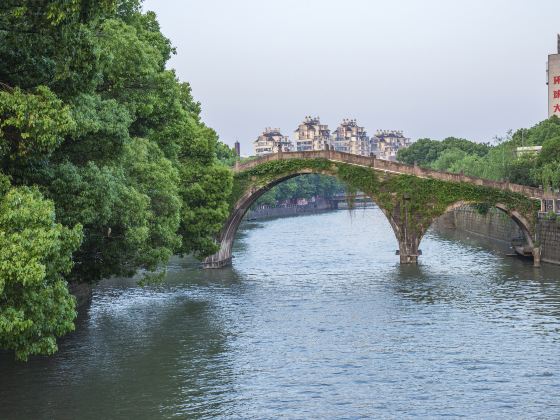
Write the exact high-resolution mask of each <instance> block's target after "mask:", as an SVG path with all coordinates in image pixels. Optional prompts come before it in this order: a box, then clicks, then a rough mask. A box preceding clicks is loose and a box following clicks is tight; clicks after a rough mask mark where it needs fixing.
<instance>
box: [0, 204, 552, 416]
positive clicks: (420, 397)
mask: <svg viewBox="0 0 560 420" xmlns="http://www.w3.org/2000/svg"><path fill="white" fill-rule="evenodd" d="M421 248H422V250H423V256H422V260H421V265H419V266H417V267H416V266H400V265H399V264H398V257H396V256H395V249H397V243H396V240H395V239H394V236H393V233H392V231H391V228H390V226H389V225H388V223H387V221H386V220H385V219H384V217H383V215H382V214H381V213H379V212H378V210H371V209H368V210H359V211H356V212H354V214H353V215H349V213H347V212H334V213H326V214H321V215H316V216H304V217H296V218H288V219H277V220H270V221H266V222H259V223H251V224H247V225H245V226H244V228H243V229H242V230H241V231H240V232H239V234H238V240H237V243H236V245H235V249H234V255H235V258H234V266H233V268H226V269H223V270H200V269H199V268H198V265H197V264H196V262H194V261H192V260H190V259H182V260H181V259H177V260H174V261H173V262H172V264H170V266H169V270H168V275H167V279H166V282H165V284H163V285H161V286H157V287H146V288H140V287H137V286H136V285H135V282H134V281H133V280H123V279H113V280H110V281H104V282H103V283H102V284H100V285H99V286H98V287H97V288H96V289H95V293H94V296H93V299H92V303H91V306H90V307H89V308H87V310H86V311H84V313H83V314H81V317H80V319H79V321H78V325H77V331H76V332H75V333H73V334H72V335H70V336H68V337H67V338H66V339H64V340H63V341H62V342H61V345H60V352H59V353H58V354H56V355H55V356H54V357H52V358H36V359H33V360H32V361H30V362H29V363H27V364H22V363H15V362H13V361H12V357H11V356H10V355H6V354H4V355H0V371H1V373H2V376H1V380H0V401H1V402H2V404H1V405H0V418H14V419H19V418H22V419H24V418H45V419H47V418H131V417H134V418H167V417H172V416H179V417H194V418H213V417H249V418H271V417H278V416H280V415H283V416H286V417H289V418H292V417H296V418H308V417H339V416H344V417H360V416H375V417H393V418H394V417H397V418H400V417H407V416H422V417H426V416H458V415H466V416H467V417H475V418H480V417H489V416H491V417H507V418H511V417H543V418H558V417H559V416H560V374H559V373H558V372H560V369H559V368H560V342H559V341H560V340H559V339H560V281H559V280H558V279H559V278H560V267H556V266H552V265H546V264H545V265H543V267H541V268H540V269H535V268H533V267H532V265H531V263H530V262H529V261H523V260H519V259H517V258H511V257H507V256H505V255H506V253H507V252H508V250H507V249H504V248H503V247H500V246H496V245H492V244H489V243H481V242H480V240H479V239H476V238H466V237H465V236H462V235H457V234H440V233H435V232H431V233H429V234H428V235H427V236H426V237H425V238H424V240H423V241H422V244H421Z"/></svg>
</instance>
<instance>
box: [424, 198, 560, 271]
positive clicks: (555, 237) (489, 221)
mask: <svg viewBox="0 0 560 420" xmlns="http://www.w3.org/2000/svg"><path fill="white" fill-rule="evenodd" d="M433 228H434V229H435V230H458V231H462V232H466V233H469V234H474V235H478V236H481V237H484V238H487V239H490V240H493V241H499V242H502V243H505V244H508V245H511V242H512V241H515V240H519V239H522V238H523V233H522V232H521V230H520V229H519V227H518V226H517V224H516V223H515V222H514V221H513V220H512V219H511V218H510V217H509V216H507V215H506V214H505V213H504V212H502V211H500V210H498V209H496V208H490V209H489V210H488V212H486V213H484V214H483V213H480V212H479V211H478V210H477V209H476V208H474V207H471V206H463V207H460V208H458V209H455V210H453V211H451V212H448V213H446V214H444V215H443V216H441V217H440V218H438V219H437V220H436V221H435V222H434V224H433ZM536 234H537V242H538V243H539V244H540V248H541V261H544V262H548V263H551V264H560V223H559V222H558V221H557V220H549V219H547V218H546V216H545V215H542V214H541V215H539V219H538V221H537V226H536Z"/></svg>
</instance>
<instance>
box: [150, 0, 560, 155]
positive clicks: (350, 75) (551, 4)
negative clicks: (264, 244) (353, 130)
mask: <svg viewBox="0 0 560 420" xmlns="http://www.w3.org/2000/svg"><path fill="white" fill-rule="evenodd" d="M144 9H145V10H153V11H155V12H156V13H157V15H158V19H159V22H160V24H161V29H162V32H163V33H164V34H165V35H166V36H167V37H169V38H170V39H171V41H172V43H173V45H174V46H175V47H176V48H177V54H176V55H175V56H174V57H173V58H172V60H171V62H170V64H169V66H170V67H172V68H175V70H176V72H177V75H178V77H179V79H181V80H182V81H188V82H190V83H191V85H192V88H193V93H194V95H195V98H196V99H197V100H198V101H200V102H201V103H202V109H203V119H204V121H205V122H206V123H207V124H208V125H209V126H211V127H213V128H214V129H215V130H216V131H217V132H218V134H219V135H220V138H221V140H222V141H224V142H225V143H227V144H230V145H233V143H234V141H235V140H239V141H240V143H241V149H242V150H241V151H242V154H250V153H251V151H252V148H251V142H252V141H253V140H254V139H255V138H256V137H257V136H258V135H259V133H260V132H261V131H262V130H263V129H264V127H269V126H270V127H280V128H281V129H282V131H283V133H284V134H285V135H290V137H292V135H293V130H294V129H295V128H296V127H297V125H298V123H299V122H300V121H301V120H302V119H303V117H304V116H306V115H313V116H320V117H321V122H322V123H324V124H328V125H329V127H330V128H331V130H332V129H334V128H336V126H337V125H338V124H339V123H340V121H341V120H342V119H343V118H346V117H348V118H356V119H357V120H358V123H359V124H360V125H363V126H365V127H366V129H367V131H368V134H373V133H374V132H375V130H376V129H401V130H404V131H405V134H406V135H408V136H409V137H411V138H412V139H418V138H421V137H430V138H435V139H441V138H444V137H448V136H457V137H465V138H468V139H471V140H476V141H489V140H491V139H492V137H493V136H495V135H503V134H505V132H506V131H507V130H508V129H510V128H513V129H516V128H519V127H528V126H532V125H534V124H535V123H537V122H538V121H540V120H543V119H545V118H546V117H547V90H546V85H545V68H546V60H547V55H548V54H552V53H555V52H556V33H557V32H560V21H559V17H560V1H558V0H539V1H530V0H523V1H522V0H468V1H467V0H463V1H453V0H384V1H382V0H235V1H232V0H146V1H145V3H144Z"/></svg>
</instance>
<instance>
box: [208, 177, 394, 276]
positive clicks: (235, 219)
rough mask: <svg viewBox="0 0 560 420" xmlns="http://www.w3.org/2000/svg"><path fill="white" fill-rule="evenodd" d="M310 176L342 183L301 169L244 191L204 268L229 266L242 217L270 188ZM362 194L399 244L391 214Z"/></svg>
mask: <svg viewBox="0 0 560 420" xmlns="http://www.w3.org/2000/svg"><path fill="white" fill-rule="evenodd" d="M310 174H319V175H325V176H330V177H333V178H336V179H338V180H340V181H341V182H343V181H342V180H341V179H340V178H339V177H338V176H337V174H336V173H335V172H334V171H333V172H330V171H326V170H317V169H313V168H303V169H298V170H297V171H295V172H293V173H290V174H285V175H282V176H279V177H278V178H275V179H273V180H271V181H269V182H267V183H266V184H265V185H262V186H259V187H251V188H249V189H248V190H247V191H245V192H244V193H243V195H242V196H241V197H240V198H239V199H238V200H237V202H236V203H235V204H234V206H233V208H232V211H231V213H230V215H229V217H228V219H227V220H226V222H225V224H224V227H223V228H222V230H221V231H220V234H219V235H218V238H217V241H218V243H219V244H220V249H219V250H218V252H217V253H215V254H213V255H211V256H209V257H207V258H205V259H204V261H203V266H204V268H221V267H224V266H227V265H229V264H231V259H232V249H233V242H234V240H235V234H236V233H237V230H238V228H239V226H240V224H241V222H242V221H243V217H244V216H245V214H246V213H247V211H249V209H250V208H251V206H252V205H253V204H254V203H255V202H256V201H257V200H258V199H259V198H260V197H261V196H262V195H263V194H265V193H266V192H268V191H270V190H271V189H272V188H274V187H275V186H277V185H279V184H281V183H282V182H284V181H287V180H289V179H292V178H295V177H298V176H302V175H310ZM364 194H365V195H366V196H367V197H369V198H370V199H371V200H372V201H373V202H374V203H375V204H376V205H377V206H378V207H379V209H380V210H381V211H382V212H383V214H384V215H385V217H386V219H387V220H388V222H389V224H390V225H391V228H392V229H393V233H394V234H395V238H396V239H397V241H398V242H399V243H400V241H399V234H400V230H401V229H399V226H398V224H397V223H396V222H395V221H394V220H393V218H392V216H391V214H390V213H389V212H388V211H387V210H386V209H384V208H383V207H382V206H380V205H379V204H378V203H377V202H376V200H375V198H374V197H372V196H371V195H370V194H367V193H364Z"/></svg>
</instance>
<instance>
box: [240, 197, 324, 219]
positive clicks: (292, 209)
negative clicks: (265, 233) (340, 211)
mask: <svg viewBox="0 0 560 420" xmlns="http://www.w3.org/2000/svg"><path fill="white" fill-rule="evenodd" d="M331 209H332V206H331V204H330V203H329V202H327V201H325V200H318V201H317V202H315V203H309V204H306V205H301V206H298V205H295V204H292V205H287V206H261V207H257V208H254V209H251V210H249V211H248V212H247V215H246V216H245V219H246V220H260V219H270V218H274V217H288V216H297V215H301V214H313V213H321V212H324V211H328V210H331Z"/></svg>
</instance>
